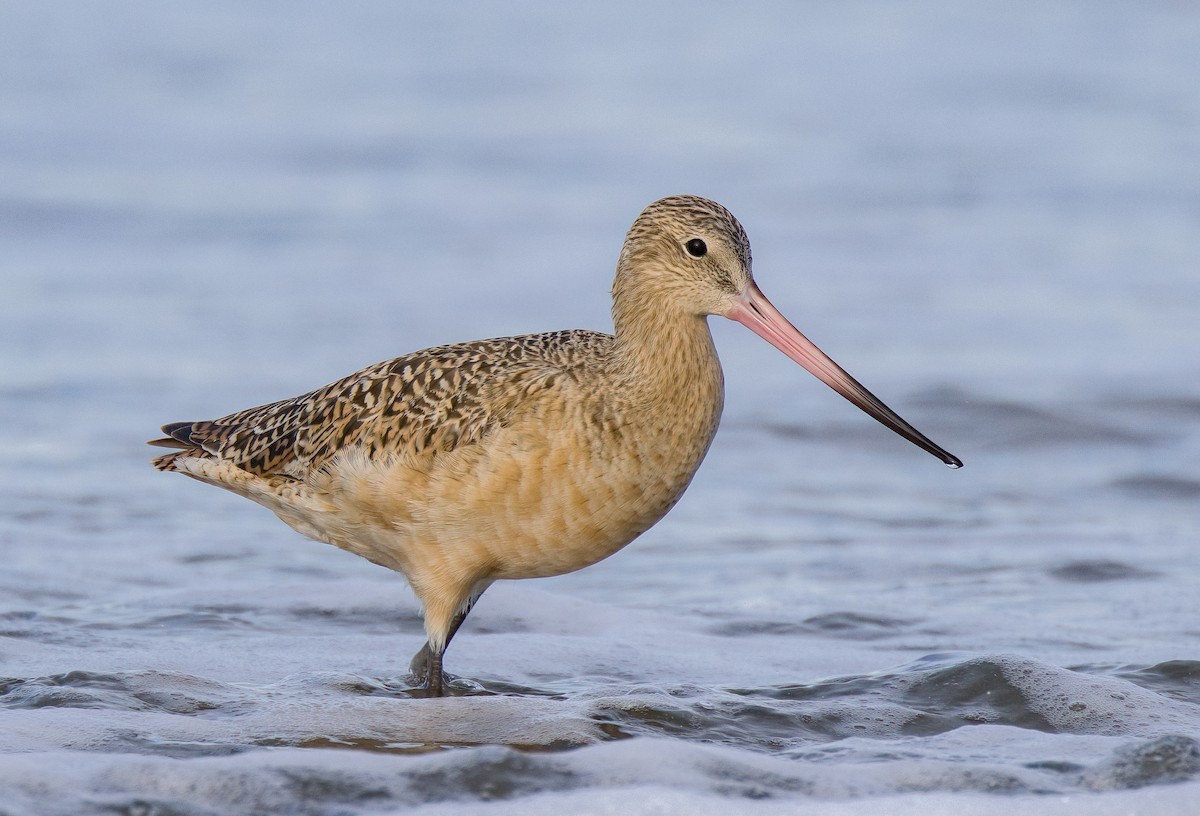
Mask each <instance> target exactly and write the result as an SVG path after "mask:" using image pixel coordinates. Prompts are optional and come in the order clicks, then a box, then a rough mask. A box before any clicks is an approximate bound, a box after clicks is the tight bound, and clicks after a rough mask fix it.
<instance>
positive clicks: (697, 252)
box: [683, 238, 708, 258]
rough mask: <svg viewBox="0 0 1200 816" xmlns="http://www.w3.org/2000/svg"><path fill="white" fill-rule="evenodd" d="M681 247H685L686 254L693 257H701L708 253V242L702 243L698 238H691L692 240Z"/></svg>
mask: <svg viewBox="0 0 1200 816" xmlns="http://www.w3.org/2000/svg"><path fill="white" fill-rule="evenodd" d="M683 248H684V249H686V250H687V253H688V255H691V256H692V257H693V258H703V257H704V256H705V255H707V254H708V244H706V243H704V242H703V241H702V240H700V239H699V238H693V239H692V240H690V241H688V242H687V243H686V244H684V245H683Z"/></svg>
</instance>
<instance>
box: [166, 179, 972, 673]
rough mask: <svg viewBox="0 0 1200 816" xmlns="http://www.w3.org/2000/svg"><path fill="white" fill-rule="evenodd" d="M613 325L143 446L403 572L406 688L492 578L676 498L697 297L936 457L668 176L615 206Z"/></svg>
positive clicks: (733, 225) (524, 342)
mask: <svg viewBox="0 0 1200 816" xmlns="http://www.w3.org/2000/svg"><path fill="white" fill-rule="evenodd" d="M612 301H613V305H612V316H613V333H612V334H611V335H609V334H602V333H600V332H594V331H585V330H573V331H559V332H549V333H546V334H530V335H523V336H519V337H503V338H499V339H494V340H480V341H476V342H470V343H459V344H455V345H447V346H438V347H435V348H429V349H425V350H423V351H417V352H413V353H412V354H407V355H405V356H403V357H397V358H396V359H394V360H388V361H386V362H383V363H379V364H378V365H374V366H371V367H369V368H365V369H363V370H362V371H359V372H356V373H354V374H351V375H350V376H348V377H345V378H344V379H341V380H338V381H337V382H335V383H331V384H330V385H327V386H325V387H323V388H318V389H316V390H315V391H310V392H309V393H307V394H303V395H301V396H299V397H295V398H293V399H285V400H281V401H279V402H273V403H270V404H268V405H263V406H259V407H257V408H249V409H247V410H244V411H239V412H238V413H234V414H230V415H229V416H226V417H222V418H220V419H214V420H207V421H202V422H175V423H172V424H169V425H165V426H163V429H162V430H163V432H164V433H165V434H167V437H166V438H164V439H156V440H153V441H152V442H150V444H151V445H158V446H162V447H168V448H176V449H177V450H173V451H171V452H170V453H166V454H163V455H161V456H159V457H157V458H156V459H154V461H153V464H154V466H155V467H156V468H158V469H159V470H165V471H176V472H179V473H183V474H185V475H187V476H190V477H192V478H194V479H198V480H200V481H202V482H207V483H208V484H211V485H216V486H217V487H222V488H225V489H226V490H230V491H233V492H234V493H237V494H239V495H241V496H244V497H246V498H248V499H251V500H253V501H255V502H258V503H259V504H262V505H264V506H266V507H267V508H269V509H270V510H272V511H274V513H275V514H276V515H277V516H278V517H279V518H280V519H282V520H283V521H284V523H286V524H288V525H289V526H291V527H292V528H293V529H295V530H297V531H298V532H300V533H302V534H304V535H306V536H309V537H311V538H314V539H317V540H318V541H324V542H327V543H329V544H333V545H335V546H337V547H341V548H342V549H344V550H349V551H350V552H352V553H356V554H358V555H361V556H363V557H364V558H367V559H369V560H370V561H373V562H375V563H376V564H380V565H382V566H385V567H388V568H390V569H393V570H396V571H398V572H401V573H403V574H404V575H405V576H406V577H407V578H408V582H409V584H410V585H411V586H412V589H413V591H414V592H415V594H416V596H417V598H418V599H419V600H420V602H421V605H422V607H423V610H424V615H425V634H426V636H427V642H426V643H425V645H424V646H423V647H422V648H421V650H420V651H419V652H418V653H417V655H416V656H415V657H414V658H413V660H412V663H411V665H410V671H411V673H412V675H413V677H412V679H413V682H414V683H415V684H416V689H414V690H415V691H418V690H419V691H420V693H423V694H428V695H429V696H440V695H442V694H443V693H444V689H445V688H446V682H447V681H446V679H445V675H444V674H443V670H442V655H443V653H444V652H445V650H446V646H447V645H448V644H449V643H450V640H451V638H453V637H454V634H455V632H457V631H458V628H459V627H460V626H461V625H462V622H463V620H464V619H465V618H466V616H467V614H468V613H469V612H470V610H471V607H472V606H473V605H474V604H475V602H476V601H477V600H478V599H479V596H480V595H481V594H483V592H484V591H485V590H486V589H487V588H488V587H489V586H490V585H491V584H492V583H493V582H495V581H497V580H501V579H513V578H538V577H545V576H550V575H560V574H562V573H566V572H572V571H574V570H578V569H582V568H583V567H586V566H589V565H591V564H594V563H596V562H597V561H600V560H601V559H603V558H607V557H608V556H610V555H612V554H613V553H615V552H616V551H617V550H619V549H621V548H622V547H624V546H625V545H626V544H628V543H629V542H630V541H632V540H633V539H635V538H637V537H638V536H639V535H641V534H642V533H643V532H645V531H646V530H647V529H649V528H650V527H651V526H652V525H653V524H655V523H656V522H657V521H658V520H659V519H661V518H662V517H663V516H664V515H665V514H666V513H667V511H668V510H670V509H671V507H672V506H674V504H675V503H676V502H677V501H678V500H679V497H680V496H681V495H682V494H683V491H684V490H685V489H686V488H687V486H688V483H689V482H690V481H691V479H692V476H693V475H694V474H695V472H696V469H697V468H698V467H699V466H700V462H701V460H702V459H703V458H704V455H705V453H706V452H707V451H708V447H709V444H710V443H711V442H712V439H713V435H714V434H715V433H716V430H717V423H718V420H719V418H720V415H721V407H722V404H723V401H724V386H723V377H722V374H721V366H720V363H719V361H718V360H717V353H716V349H715V348H714V346H713V341H712V335H711V334H710V332H709V327H708V320H707V318H708V316H709V315H721V316H723V317H727V318H730V319H732V320H736V321H737V322H739V323H742V324H743V325H745V326H746V327H748V328H749V329H750V330H751V331H753V332H755V333H756V334H758V335H759V336H761V337H762V338H764V339H765V340H767V341H768V342H769V343H771V344H772V345H774V346H775V347H776V348H778V349H779V350H781V351H782V352H783V353H784V354H786V355H787V356H788V357H790V358H792V359H793V360H795V361H796V362H797V363H799V364H800V365H802V366H804V367H805V368H806V369H808V370H809V371H810V372H812V373H813V374H814V375H816V377H818V378H819V379H820V380H822V381H823V382H825V383H826V384H828V385H829V386H831V387H832V388H833V389H834V390H835V391H837V392H838V393H839V394H841V395H842V396H844V397H846V398H847V399H848V400H850V401H851V402H852V403H854V404H855V405H857V406H858V407H859V408H861V409H862V410H863V411H865V412H866V413H867V414H869V415H870V416H872V417H874V418H875V419H877V420H879V421H880V422H882V423H883V424H884V425H886V426H887V427H888V428H891V429H892V430H893V431H895V432H896V433H898V434H900V435H901V436H903V437H904V438H906V439H908V440H909V441H911V442H913V443H914V444H916V445H918V446H920V447H921V448H923V449H925V450H926V451H929V452H930V453H932V454H933V455H935V456H937V457H938V458H939V459H941V460H942V461H943V462H945V463H946V464H948V465H950V466H951V467H956V468H957V467H960V466H961V464H962V463H961V462H960V461H959V460H958V459H957V458H956V457H954V456H952V455H951V454H950V453H948V452H946V451H945V450H943V449H942V448H940V447H938V446H937V445H935V444H934V443H933V442H931V441H930V440H929V439H928V438H926V437H925V436H924V435H922V434H921V433H920V432H919V431H917V430H916V429H915V428H913V427H912V426H911V425H909V424H908V423H907V422H905V421H904V420H903V419H901V418H900V417H899V416H898V415H897V414H896V413H894V412H893V411H892V410H891V409H890V408H888V407H887V406H886V405H884V404H883V403H882V402H880V401H879V399H877V398H876V397H875V396H874V395H873V394H871V392H869V391H868V390H867V389H866V388H864V387H863V386H862V385H860V384H859V383H858V381H856V380H855V379H854V378H853V377H851V376H850V375H849V374H847V373H846V372H845V371H844V370H843V369H842V368H841V367H839V366H838V365H837V364H836V363H835V362H833V360H831V359H830V358H829V357H828V356H826V355H825V354H824V353H823V352H822V351H821V350H820V349H818V348H817V347H816V346H815V345H813V343H812V342H810V341H809V340H808V339H807V338H806V337H805V336H804V335H802V334H801V333H800V332H799V331H798V330H797V329H796V328H795V327H794V326H792V324H791V323H789V322H788V320H787V319H786V318H785V317H784V316H783V315H782V314H781V313H780V312H779V311H778V310H777V309H776V308H775V307H774V306H772V305H771V303H770V301H768V300H767V298H766V297H765V296H764V295H763V293H762V292H761V291H760V290H759V288H758V286H757V285H756V284H755V282H754V279H753V278H752V276H751V270H750V243H749V241H748V239H747V238H746V233H745V231H744V230H743V229H742V226H741V224H739V223H738V221H737V219H736V218H734V217H733V215H732V214H731V213H730V212H729V211H728V210H726V209H725V208H724V207H722V206H721V205H720V204H717V203H715V202H713V201H708V200H706V199H703V198H697V197H694V196H671V197H669V198H664V199H661V200H659V201H656V202H654V203H653V204H651V205H650V206H649V207H647V208H646V209H645V210H644V211H643V212H642V213H641V215H639V216H638V218H637V220H636V221H634V223H633V226H632V227H631V228H630V230H629V233H628V235H627V236H626V238H625V243H624V246H623V247H622V248H621V254H620V258H619V260H618V261H617V271H616V279H615V281H614V283H613V288H612Z"/></svg>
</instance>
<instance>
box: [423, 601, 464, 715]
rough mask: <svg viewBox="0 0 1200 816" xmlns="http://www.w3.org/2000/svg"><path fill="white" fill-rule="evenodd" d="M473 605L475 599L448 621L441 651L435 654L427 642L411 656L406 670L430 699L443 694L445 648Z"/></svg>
mask: <svg viewBox="0 0 1200 816" xmlns="http://www.w3.org/2000/svg"><path fill="white" fill-rule="evenodd" d="M474 605H475V599H471V601H470V602H468V603H467V605H466V607H464V608H463V610H462V611H461V612H459V613H458V614H457V615H455V616H454V618H453V619H452V620H451V621H450V629H449V631H448V632H447V633H446V643H445V644H444V645H443V646H442V648H441V651H437V652H435V651H434V650H433V646H431V645H430V644H429V641H425V645H424V646H422V647H421V650H420V651H419V652H417V653H416V654H415V655H414V656H413V659H412V663H410V664H409V667H408V670H409V671H410V672H412V674H413V677H414V678H415V679H416V682H417V687H418V688H424V689H425V690H426V691H427V692H429V696H430V697H441V696H442V695H443V694H444V692H445V684H446V675H445V674H443V673H442V655H443V654H445V652H446V647H447V646H449V645H450V641H451V639H453V638H454V633H455V632H457V631H458V627H460V626H462V623H463V621H465V620H466V619H467V615H468V614H469V613H470V611H471V607H473V606H474Z"/></svg>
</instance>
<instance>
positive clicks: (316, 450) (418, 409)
mask: <svg viewBox="0 0 1200 816" xmlns="http://www.w3.org/2000/svg"><path fill="white" fill-rule="evenodd" d="M611 343H612V338H611V337H610V336H609V335H606V334H601V333H599V332H592V331H584V330H575V331H560V332H547V333H543V334H532V335H523V336H519V337H504V338H497V339H493V340H479V341H475V342H471V343H458V344H454V345H446V346H436V347H433V348H428V349H424V350H422V351H417V352H413V353H412V354H408V355H405V356H402V357H397V358H395V359H392V360H387V361H384V362H382V363H378V364H376V365H373V366H370V367H368V368H365V369H363V370H361V371H358V372H355V373H354V374H351V375H349V376H347V377H343V378H342V379H340V380H337V381H336V382H333V383H330V384H329V385H326V386H324V387H322V388H318V389H316V390H313V391H310V392H308V393H306V394H302V395H300V396H298V397H294V398H291V399H285V400H280V401H278V402H272V403H268V404H266V405H260V406H258V407H255V408H248V409H245V410H243V411H238V412H236V413H233V414H229V415H228V416H224V417H221V418H219V419H213V420H204V421H199V422H176V423H171V424H169V425H164V426H163V432H164V433H166V434H168V436H167V437H166V438H163V439H157V440H154V441H153V442H152V443H151V444H154V445H159V446H161V447H172V448H179V450H175V451H172V452H171V453H167V454H164V455H162V456H159V457H158V458H156V459H155V460H154V466H155V467H157V468H158V469H159V470H170V471H183V472H188V467H187V466H186V465H187V462H186V460H188V459H208V460H219V461H220V462H222V463H224V464H227V465H231V466H234V467H236V468H237V469H238V470H240V471H243V472H245V473H247V474H252V475H254V476H258V477H265V478H272V477H281V478H288V479H296V480H305V479H307V478H309V477H310V476H311V475H312V474H313V473H314V472H317V471H319V470H320V469H322V468H323V467H325V466H326V465H327V463H328V462H329V461H330V460H331V459H332V458H334V457H335V456H337V455H338V454H339V453H340V452H345V451H348V450H355V451H356V452H358V453H361V454H364V455H366V456H368V457H371V458H385V457H389V456H402V457H405V458H406V459H409V460H417V461H419V460H422V459H430V458H434V457H436V456H438V455H439V454H444V453H448V452H450V451H453V450H455V449H457V448H458V447H459V446H461V445H470V444H476V443H478V442H480V441H481V440H483V439H485V438H486V437H487V436H488V434H489V433H491V432H493V431H495V430H496V429H498V428H500V427H502V426H504V425H505V424H506V423H508V422H510V421H512V420H513V419H514V418H516V417H518V416H519V415H520V414H521V411H522V408H523V407H524V406H527V405H528V404H529V403H530V402H531V401H532V400H533V398H534V397H535V396H536V395H537V394H539V393H540V392H543V391H545V390H547V389H551V390H552V389H555V388H556V387H560V386H561V381H562V380H568V381H569V380H574V379H577V378H579V376H580V374H581V372H583V371H585V370H588V369H593V368H595V367H597V366H598V365H599V364H600V362H601V361H602V360H603V359H604V358H605V357H606V355H607V354H608V353H609V350H610V347H611Z"/></svg>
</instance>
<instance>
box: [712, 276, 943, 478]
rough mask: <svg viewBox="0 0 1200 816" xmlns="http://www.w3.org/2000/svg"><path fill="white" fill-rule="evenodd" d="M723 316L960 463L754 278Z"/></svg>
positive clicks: (932, 449)
mask: <svg viewBox="0 0 1200 816" xmlns="http://www.w3.org/2000/svg"><path fill="white" fill-rule="evenodd" d="M725 317H728V318H729V319H730V320H736V321H737V322H738V323H741V324H742V325H743V326H745V327H746V328H748V329H750V331H752V332H754V333H755V334H757V335H758V336H759V337H761V338H762V339H764V340H766V341H767V342H768V343H770V344H771V345H772V346H774V347H775V348H777V349H779V350H780V351H782V352H783V353H784V354H786V355H787V356H788V357H791V358H792V359H793V360H795V361H796V362H797V363H799V364H800V365H802V366H804V367H805V368H806V369H808V371H809V373H811V374H812V375H813V376H814V377H816V378H817V379H818V380H820V381H821V382H823V383H825V384H826V385H828V386H829V387H830V388H832V389H833V390H834V391H836V392H838V393H839V394H841V395H842V396H843V397H845V398H846V399H848V400H850V402H852V403H854V404H855V405H857V406H858V407H859V408H861V409H862V410H863V411H865V412H866V413H867V414H868V415H870V416H872V417H874V418H875V419H877V420H879V421H880V422H881V423H883V424H884V425H886V426H887V427H889V428H891V429H892V430H893V431H895V432H896V433H898V434H900V435H901V436H903V437H904V438H905V439H907V440H908V441H909V442H912V443H913V444H914V445H916V446H917V447H919V448H923V449H925V450H927V451H929V452H930V453H932V454H933V455H934V456H936V457H937V458H939V459H941V460H942V461H943V462H945V463H946V464H947V465H949V466H950V467H952V468H960V467H962V460H960V459H959V458H958V457H957V456H954V455H953V454H951V453H950V452H949V451H947V450H945V449H944V448H941V447H939V446H938V445H935V444H934V443H933V442H932V441H931V440H930V439H929V437H927V436H925V434H923V433H921V432H920V431H918V430H917V429H916V428H914V427H913V426H912V425H909V424H908V423H907V422H905V421H904V420H903V419H901V418H900V416H899V414H897V413H896V412H895V411H893V410H892V409H891V408H888V407H887V406H886V405H884V404H883V402H881V401H880V399H879V398H878V397H876V396H875V395H874V394H872V393H871V392H870V391H868V390H867V389H866V388H864V387H863V386H862V384H861V383H860V382H859V381H858V380H856V379H854V378H853V377H851V376H850V375H849V374H847V373H846V371H845V370H844V369H843V368H842V367H841V366H839V365H838V364H837V363H835V362H834V361H833V360H832V359H830V357H829V355H827V354H826V353H825V352H823V351H821V350H820V349H819V348H817V347H816V345H814V344H813V342H812V341H811V340H809V339H808V338H807V337H805V336H804V335H803V334H801V333H800V330H799V329H797V328H796V327H795V326H793V325H792V324H791V323H790V322H788V319H787V318H786V317H784V316H783V314H782V313H781V312H780V311H779V310H778V309H776V308H775V307H774V306H772V305H771V301H769V300H767V296H766V295H764V294H763V293H762V291H761V290H760V289H759V288H758V286H757V285H755V283H754V281H750V284H749V285H748V286H747V287H746V291H745V293H744V294H743V295H742V297H740V298H739V299H738V300H737V301H736V302H735V303H734V306H733V308H732V309H730V310H729V311H728V312H727V313H726V314H725Z"/></svg>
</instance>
